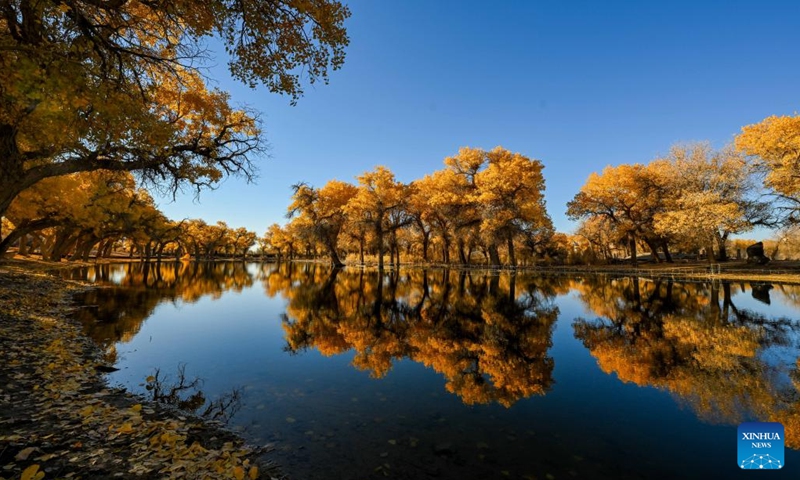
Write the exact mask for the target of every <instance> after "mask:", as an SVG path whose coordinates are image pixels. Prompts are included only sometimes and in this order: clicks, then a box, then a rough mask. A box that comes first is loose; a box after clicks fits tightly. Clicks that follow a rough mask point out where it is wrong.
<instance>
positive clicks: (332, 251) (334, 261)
mask: <svg viewBox="0 0 800 480" xmlns="http://www.w3.org/2000/svg"><path fill="white" fill-rule="evenodd" d="M325 247H326V248H327V249H328V255H329V256H330V257H331V266H333V268H341V267H343V266H344V263H342V260H341V259H340V258H339V253H338V252H337V251H336V242H335V241H334V240H333V239H328V241H327V242H326V243H325Z"/></svg>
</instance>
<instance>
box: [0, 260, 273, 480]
mask: <svg viewBox="0 0 800 480" xmlns="http://www.w3.org/2000/svg"><path fill="white" fill-rule="evenodd" d="M86 288H90V287H87V286H85V285H82V284H79V283H75V282H69V281H64V280H60V279H58V278H55V277H52V276H49V275H46V274H43V273H36V272H30V271H27V270H26V269H24V268H21V267H19V265H18V264H17V263H10V264H9V263H6V264H3V265H0V365H2V366H3V367H2V369H0V480H10V479H12V478H13V479H23V480H41V479H51V478H75V479H77V478H84V479H85V478H119V479H123V480H125V479H133V478H137V479H142V478H187V479H251V480H253V479H256V478H268V479H271V478H276V477H279V476H280V474H279V473H278V471H277V469H276V468H275V466H274V465H272V464H270V463H269V462H268V461H267V460H266V459H264V458H263V454H264V453H265V452H266V451H267V450H268V448H263V447H262V448H255V447H251V446H248V445H246V444H245V443H244V441H243V440H242V439H241V438H240V437H238V436H237V435H235V434H234V433H232V432H229V431H227V430H225V429H223V428H221V425H220V424H219V423H215V422H207V421H203V420H202V419H200V418H197V417H193V416H188V415H186V414H185V413H178V412H176V411H174V410H173V409H169V408H164V407H161V406H159V405H158V404H149V403H145V401H144V400H143V399H141V398H138V397H136V396H134V395H132V394H130V393H128V392H125V391H124V390H121V389H114V388H109V387H108V385H107V384H106V383H105V382H104V380H103V378H102V377H101V376H100V375H99V374H98V372H97V370H96V366H97V365H100V364H102V352H101V351H100V350H99V348H98V347H97V346H96V345H95V344H94V343H92V342H91V340H89V339H88V338H86V337H85V336H83V334H82V332H81V328H80V327H79V326H78V325H77V323H76V322H73V321H71V320H69V319H68V318H67V317H66V315H67V313H68V312H69V311H70V309H71V308H72V306H71V304H70V297H71V295H72V294H74V293H77V292H78V291H80V290H83V289H86ZM143 403H145V407H144V408H143V405H142V404H143ZM259 467H261V469H260V470H259Z"/></svg>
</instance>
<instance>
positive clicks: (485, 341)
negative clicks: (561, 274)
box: [265, 265, 564, 406]
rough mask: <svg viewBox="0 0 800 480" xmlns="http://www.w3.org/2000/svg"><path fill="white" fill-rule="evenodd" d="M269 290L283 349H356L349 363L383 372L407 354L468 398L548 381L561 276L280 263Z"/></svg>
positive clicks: (487, 397)
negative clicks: (282, 303) (278, 299)
mask: <svg viewBox="0 0 800 480" xmlns="http://www.w3.org/2000/svg"><path fill="white" fill-rule="evenodd" d="M265 285H266V288H267V294H268V295H276V294H280V295H282V296H284V297H285V298H286V299H288V305H287V307H286V314H285V315H284V317H283V326H284V330H285V331H286V340H287V347H286V348H287V350H288V351H289V352H292V353H297V352H301V351H303V350H307V349H309V348H315V349H317V350H319V351H320V352H322V353H323V354H325V355H334V354H337V353H341V352H344V351H346V350H350V349H352V350H354V351H355V358H354V359H353V365H354V366H355V367H356V368H359V369H361V370H366V371H369V372H370V374H371V375H372V376H373V377H376V378H381V377H384V376H385V375H386V374H387V373H388V372H389V371H390V370H391V368H392V364H393V362H395V361H397V360H400V359H404V358H408V359H411V360H413V361H416V362H419V363H422V364H424V365H425V366H427V367H430V368H432V369H433V370H435V371H436V372H439V373H441V374H443V375H444V377H445V378H446V380H447V383H446V388H447V390H448V391H450V392H451V393H454V394H456V395H458V396H459V397H460V398H461V399H462V400H463V401H464V403H467V404H486V403H491V402H498V403H500V404H502V405H505V406H511V405H512V404H514V403H515V402H516V401H518V400H519V399H521V398H526V397H530V396H532V395H543V394H544V393H546V392H547V391H548V390H549V389H550V388H551V386H552V385H553V377H552V372H553V359H552V358H551V357H549V356H548V354H547V351H548V349H549V348H550V347H551V346H552V343H553V342H552V333H553V326H554V324H555V322H556V319H557V318H558V313H559V310H558V307H557V306H556V305H555V303H554V302H553V299H554V297H555V291H556V289H558V288H559V287H561V288H562V289H563V286H564V281H563V280H562V281H559V280H556V279H542V278H532V277H525V278H518V277H517V276H515V275H510V276H509V275H506V276H503V277H500V276H498V275H487V274H480V273H471V272H464V271H460V272H454V271H450V270H446V269H444V270H433V271H428V270H409V271H405V272H397V271H391V272H385V273H383V274H379V273H378V272H377V271H364V270H355V271H348V270H345V271H339V270H334V271H330V270H328V269H326V268H321V267H320V266H317V265H305V266H302V267H300V268H298V267H297V266H293V265H282V266H281V267H280V268H274V269H272V270H271V271H269V273H268V275H267V281H266V282H265Z"/></svg>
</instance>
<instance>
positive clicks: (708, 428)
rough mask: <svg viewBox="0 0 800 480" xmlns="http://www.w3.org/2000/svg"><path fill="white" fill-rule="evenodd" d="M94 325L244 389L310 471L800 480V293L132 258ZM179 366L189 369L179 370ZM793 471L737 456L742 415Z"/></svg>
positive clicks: (163, 365) (263, 440)
mask: <svg viewBox="0 0 800 480" xmlns="http://www.w3.org/2000/svg"><path fill="white" fill-rule="evenodd" d="M64 275H65V276H67V277H69V278H75V279H81V280H85V281H89V282H94V283H96V284H97V285H100V286H102V288H98V289H96V290H93V291H91V292H88V293H86V294H84V295H82V296H80V297H78V299H77V300H78V302H79V304H81V305H82V308H80V309H79V310H78V311H77V312H76V314H75V316H76V317H77V318H78V319H79V320H80V321H81V322H82V323H83V325H84V328H85V332H86V333H87V334H88V335H89V336H91V337H92V338H93V339H94V340H95V341H96V342H97V343H98V344H99V345H100V346H101V347H102V348H104V349H105V350H106V352H107V356H108V359H109V362H113V363H114V364H115V366H116V367H117V368H119V369H120V370H119V371H117V372H114V373H112V374H110V375H109V376H108V378H109V381H110V383H111V384H112V385H122V386H124V387H126V388H127V389H129V390H130V391H133V392H136V393H142V394H148V393H152V390H148V387H152V379H151V384H148V383H147V382H146V378H147V377H148V376H151V375H154V372H156V371H158V372H159V381H162V380H163V381H165V382H167V383H168V382H169V381H171V380H172V381H175V380H177V376H178V373H177V372H178V370H179V368H181V366H182V365H183V366H184V368H185V372H186V375H187V377H197V378H200V379H202V382H201V384H199V385H198V387H199V389H200V390H201V391H202V392H203V398H204V399H206V400H207V401H212V400H215V399H216V400H219V399H223V400H225V399H230V396H229V395H230V393H231V392H233V391H237V392H239V393H241V402H240V403H237V404H236V405H235V406H238V407H239V408H238V411H236V412H235V415H234V416H233V418H232V419H231V421H230V424H229V425H230V426H231V427H232V428H234V429H236V430H238V431H240V432H241V434H242V435H243V436H244V437H245V438H246V439H247V440H248V441H249V442H251V443H255V444H273V445H274V448H275V450H274V452H273V453H272V454H271V458H272V459H273V460H274V461H275V462H277V463H278V464H280V465H281V467H282V470H283V471H284V472H285V473H286V475H287V476H288V477H289V478H291V479H294V480H301V479H309V480H314V479H365V478H375V479H384V478H400V479H404V478H422V479H424V478H437V479H490V478H501V479H502V478H511V479H550V480H552V479H564V478H580V479H583V478H589V479H594V478H597V479H640V478H648V479H649V478H740V477H741V478H748V479H752V478H754V477H758V476H759V475H763V476H765V477H769V478H799V476H800V450H798V449H800V363H799V361H798V355H800V287H798V286H790V285H778V284H775V285H771V284H765V283H756V282H718V281H715V282H711V281H707V282H688V281H687V282H677V281H670V280H667V279H664V280H653V279H645V278H635V277H613V276H605V275H584V276H545V275H537V274H534V273H531V272H518V273H516V274H512V273H510V272H492V271H460V270H448V269H415V268H409V269H400V270H399V271H392V270H387V271H384V272H382V274H379V272H378V271H377V270H368V269H367V270H362V269H359V268H351V267H348V268H345V269H343V270H339V271H331V269H330V268H328V267H326V266H323V265H318V264H312V263H293V264H285V263H284V264H280V265H277V264H266V265H259V264H244V263H232V262H228V263H223V262H220V263H169V264H162V265H157V264H149V265H148V264H138V263H134V264H120V265H98V266H96V267H88V268H79V269H75V270H71V271H68V272H66V273H65V274H64ZM165 376H167V377H168V378H166V379H165V378H164V377H165ZM226 413H230V410H229V411H228V412H226ZM747 421H762V422H767V421H769V422H780V423H782V424H783V425H784V427H785V443H786V451H785V462H784V463H785V465H786V467H785V468H783V469H782V470H780V471H773V472H772V473H770V474H752V473H750V472H746V471H743V470H741V469H739V467H738V465H737V451H736V450H737V440H738V437H737V427H738V425H739V424H740V423H742V422H747Z"/></svg>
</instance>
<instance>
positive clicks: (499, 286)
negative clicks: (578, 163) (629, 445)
mask: <svg viewBox="0 0 800 480" xmlns="http://www.w3.org/2000/svg"><path fill="white" fill-rule="evenodd" d="M87 273H88V272H86V271H83V272H81V271H77V272H74V273H73V274H71V275H75V276H77V277H78V278H86V276H87ZM91 273H92V275H90V276H94V277H95V278H96V279H97V281H98V282H99V283H106V284H110V285H112V286H111V287H107V288H101V289H97V290H93V291H90V292H88V293H86V294H85V296H84V298H83V299H80V300H79V301H80V302H82V303H83V304H84V305H87V306H88V307H86V308H81V309H79V310H78V312H77V313H76V314H75V317H77V318H78V319H80V320H81V321H82V322H83V323H84V325H85V329H86V332H87V333H88V334H89V335H90V336H91V337H92V338H93V339H94V340H95V341H96V342H98V343H99V344H100V345H101V346H103V347H106V348H108V350H109V352H110V356H111V358H110V361H112V362H113V361H114V360H115V359H114V356H115V350H114V345H115V344H116V343H117V342H120V341H123V342H125V341H129V340H130V339H131V338H133V337H134V336H135V335H136V333H137V332H138V331H139V329H140V328H141V325H142V323H143V322H144V320H145V319H146V318H148V317H149V316H150V315H151V314H152V312H153V310H154V309H155V307H156V306H157V305H158V304H159V303H161V302H164V301H168V302H173V303H180V302H185V303H191V302H196V301H197V300H199V299H200V298H203V297H211V298H219V297H220V296H221V295H222V294H223V293H224V292H226V291H228V290H233V291H241V290H243V289H245V288H249V287H252V286H254V285H255V282H256V281H260V282H261V285H262V287H263V289H264V292H265V293H266V295H268V296H270V297H275V296H280V297H282V298H283V299H285V301H286V311H285V313H284V315H283V317H282V327H283V330H284V334H285V341H286V346H285V349H286V350H287V351H288V352H289V353H291V354H297V353H299V352H302V351H305V350H307V349H316V350H318V351H319V352H321V353H322V354H323V355H328V356H330V355H336V354H340V353H343V352H346V351H350V350H352V351H353V352H354V358H353V365H354V366H355V367H356V368H358V369H361V370H364V371H367V372H369V373H370V374H371V375H372V376H373V377H377V378H380V377H383V376H385V375H387V373H388V372H389V371H390V370H391V369H392V367H393V365H395V364H396V363H397V362H398V361H401V360H403V359H410V360H412V361H415V362H419V363H421V364H423V365H425V366H427V367H430V368H431V369H433V370H435V371H436V372H439V373H440V374H441V375H443V376H444V378H445V380H446V388H447V390H448V391H450V392H452V393H454V394H456V395H458V396H459V397H460V398H461V399H462V400H463V401H464V402H465V403H467V404H490V403H499V404H501V405H504V406H507V407H508V406H511V405H513V404H514V403H515V402H517V401H518V400H520V399H523V398H527V397H531V396H535V395H544V394H546V393H547V392H548V391H550V390H551V389H552V387H553V385H554V379H553V369H554V360H553V358H552V357H551V356H550V355H548V350H549V349H550V347H551V346H552V345H553V339H552V336H553V331H554V326H555V323H556V320H557V317H558V315H559V309H558V307H557V300H556V297H557V296H560V295H565V294H566V293H568V292H570V291H573V292H575V293H576V294H577V298H578V299H579V300H580V301H581V302H583V303H584V304H585V306H586V307H587V309H588V310H590V311H591V312H592V314H593V315H594V316H595V317H596V318H594V319H577V320H575V322H574V323H573V328H574V335H575V337H576V338H577V339H578V340H579V341H580V342H581V343H582V344H583V346H585V347H586V348H587V349H588V350H589V352H590V353H591V355H593V356H594V357H595V358H596V359H597V363H598V365H599V367H600V369H601V370H602V371H603V372H605V373H607V374H610V373H614V374H615V375H616V376H617V377H618V378H619V379H620V380H621V381H623V382H632V383H634V384H636V385H640V386H652V387H655V388H659V389H662V390H664V391H667V392H670V393H671V394H672V395H673V396H674V397H675V398H676V399H678V401H680V402H682V403H685V404H686V405H688V406H689V407H690V408H691V409H692V410H693V411H694V412H695V413H696V414H697V416H698V417H699V418H700V419H702V420H704V421H706V422H711V423H726V424H736V423H739V422H741V421H744V420H754V419H758V420H764V421H766V420H771V421H777V422H781V423H782V424H783V425H784V426H785V428H786V436H787V438H786V444H787V446H789V447H791V448H795V449H797V448H800V364H799V363H798V359H797V350H798V347H799V346H800V340H799V339H800V325H799V324H798V321H797V320H788V319H774V318H767V317H765V316H763V315H761V314H757V313H755V312H753V311H750V310H748V309H745V308H740V307H739V306H738V305H737V302H738V303H742V302H743V300H736V301H734V298H737V299H747V297H748V296H751V297H752V298H753V299H755V300H751V302H754V301H757V302H758V304H761V305H764V304H769V303H770V301H771V298H770V296H771V295H778V296H780V298H781V301H782V302H784V303H786V302H788V303H790V304H795V305H800V287H797V286H789V285H774V286H771V285H767V284H763V283H761V284H752V285H751V284H747V283H725V282H706V283H688V282H672V281H668V280H666V279H665V280H645V279H641V278H609V277H606V276H585V277H566V276H550V277H542V276H532V275H527V274H521V273H520V274H517V275H515V274H510V273H502V274H499V275H498V274H497V273H491V272H479V271H455V270H448V269H428V270H425V269H408V270H400V271H397V270H390V271H384V272H383V273H380V274H379V272H378V271H377V270H361V269H344V270H333V271H332V270H331V269H330V268H328V267H325V266H322V265H317V264H297V263H291V264H280V265H276V264H267V265H261V266H260V267H257V266H255V265H252V266H250V267H249V269H248V267H247V266H246V265H244V264H242V263H186V264H182V263H173V264H163V265H158V264H149V265H148V264H128V265H113V266H97V267H95V269H94V270H92V272H91ZM747 290H750V292H748V293H749V294H750V295H748V296H742V295H739V296H737V294H739V293H743V292H747ZM559 301H560V300H559ZM562 320H565V319H562ZM567 320H569V319H567ZM780 347H786V348H780ZM781 351H782V352H783V353H780V352H781ZM776 352H778V353H776ZM788 355H792V356H791V358H787V356H788Z"/></svg>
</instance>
